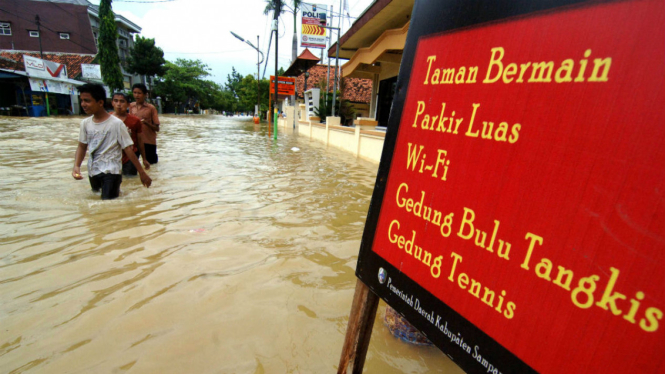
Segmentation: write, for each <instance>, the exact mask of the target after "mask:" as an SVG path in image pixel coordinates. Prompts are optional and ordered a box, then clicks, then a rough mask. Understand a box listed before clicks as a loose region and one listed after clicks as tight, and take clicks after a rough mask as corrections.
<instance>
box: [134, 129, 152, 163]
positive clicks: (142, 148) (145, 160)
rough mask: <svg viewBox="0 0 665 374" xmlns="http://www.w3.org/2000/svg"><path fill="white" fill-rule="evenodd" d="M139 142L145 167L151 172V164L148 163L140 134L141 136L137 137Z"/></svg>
mask: <svg viewBox="0 0 665 374" xmlns="http://www.w3.org/2000/svg"><path fill="white" fill-rule="evenodd" d="M136 138H137V139H138V142H139V152H141V158H142V159H143V167H144V168H145V170H150V163H149V162H148V159H147V158H145V145H144V143H143V136H141V134H139V136H137V137H136Z"/></svg>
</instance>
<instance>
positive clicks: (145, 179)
mask: <svg viewBox="0 0 665 374" xmlns="http://www.w3.org/2000/svg"><path fill="white" fill-rule="evenodd" d="M123 151H124V152H125V154H126V155H127V157H128V158H129V161H131V162H132V164H134V167H135V168H136V170H138V172H139V176H140V177H141V183H142V184H143V185H144V186H145V187H146V188H148V187H150V185H151V184H152V179H150V177H149V176H148V174H147V173H146V172H145V170H143V168H142V167H141V163H140V162H139V159H138V158H136V155H135V154H134V150H133V149H132V146H131V145H130V146H127V147H125V149H123Z"/></svg>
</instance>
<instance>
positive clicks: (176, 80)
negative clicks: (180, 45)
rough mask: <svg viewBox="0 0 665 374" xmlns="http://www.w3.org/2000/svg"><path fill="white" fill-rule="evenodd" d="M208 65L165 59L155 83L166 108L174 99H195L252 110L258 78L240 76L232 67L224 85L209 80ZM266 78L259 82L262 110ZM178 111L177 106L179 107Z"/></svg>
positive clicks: (218, 107) (220, 106) (224, 108)
mask: <svg viewBox="0 0 665 374" xmlns="http://www.w3.org/2000/svg"><path fill="white" fill-rule="evenodd" d="M209 70H210V69H209V68H208V66H207V65H206V64H204V63H203V62H201V61H200V60H186V59H177V60H176V61H175V62H167V63H166V72H165V73H164V74H163V75H162V76H161V77H160V78H159V79H158V80H157V83H156V84H155V94H156V95H159V96H161V97H162V98H165V99H166V103H167V110H172V109H173V106H174V103H175V102H178V103H180V104H179V106H182V105H184V104H185V103H198V104H199V107H200V108H202V109H207V108H213V109H216V110H219V111H227V112H250V113H253V112H254V105H256V102H257V92H256V90H257V82H256V78H254V76H253V75H251V74H249V75H247V76H246V77H243V76H242V75H240V73H238V72H237V71H236V70H235V68H233V70H232V72H231V74H229V75H228V76H227V82H226V83H225V84H224V87H222V86H221V85H219V84H217V83H215V82H212V81H209V80H207V79H206V78H207V77H208V76H209V75H210V73H209ZM269 84H270V83H269V82H268V80H267V79H263V80H261V81H260V82H259V86H260V87H259V88H260V90H261V111H262V112H265V111H267V110H268V87H269ZM178 112H180V109H178Z"/></svg>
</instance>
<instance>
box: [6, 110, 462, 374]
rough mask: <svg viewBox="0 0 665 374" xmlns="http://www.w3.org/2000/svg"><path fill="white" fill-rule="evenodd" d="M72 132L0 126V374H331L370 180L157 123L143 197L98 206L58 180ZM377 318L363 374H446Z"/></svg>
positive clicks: (366, 167) (289, 138) (242, 131)
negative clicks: (156, 159)
mask: <svg viewBox="0 0 665 374" xmlns="http://www.w3.org/2000/svg"><path fill="white" fill-rule="evenodd" d="M79 123H80V118H79V117H76V118H23V119H16V118H8V117H1V118H0V170H1V172H2V179H1V180H0V295H1V296H0V297H1V301H2V302H1V305H0V328H1V330H0V372H2V373H332V372H335V371H336V368H337V363H338V361H339V356H340V352H341V349H342V343H343V339H344V334H345V331H346V324H347V320H348V315H349V311H350V306H351V301H352V297H353V292H354V287H355V282H356V278H355V275H354V270H355V266H356V260H357V254H358V249H359V245H360V238H361V235H362V231H363V227H364V223H365V217H366V214H367V210H368V206H369V201H370V197H371V193H372V188H373V184H374V178H375V175H376V169H377V165H376V164H372V163H368V162H364V161H359V160H356V159H355V158H354V157H353V156H352V155H350V154H347V153H343V152H340V151H337V150H334V149H326V148H325V146H324V145H322V144H320V143H315V142H312V143H310V142H309V141H308V140H306V139H304V137H300V138H298V136H297V135H294V134H280V136H279V139H278V140H277V141H273V140H272V139H269V138H268V136H267V134H266V125H265V124H263V125H262V126H260V127H258V126H255V125H253V124H252V123H251V121H241V120H238V119H228V118H224V117H221V116H207V117H201V116H196V117H193V116H190V117H184V116H164V117H163V118H162V132H161V133H160V134H159V138H158V153H159V160H160V163H159V164H157V165H154V166H153V168H152V169H151V170H149V171H148V174H149V175H150V176H151V177H152V179H153V185H152V187H151V188H150V189H145V188H143V187H142V186H141V183H140V180H139V179H138V177H133V178H127V177H124V178H123V183H122V187H121V190H122V192H121V196H120V198H119V199H117V200H113V201H101V200H100V197H99V195H96V194H94V193H92V192H91V190H90V186H89V183H88V181H87V178H85V179H84V180H82V181H75V180H74V179H73V178H72V177H71V169H72V165H73V159H74V152H75V150H76V145H77V138H78V131H79ZM293 147H298V148H299V149H300V150H299V151H297V152H296V151H293V150H292V148H293ZM86 162H87V156H86V161H84V163H83V166H82V170H83V171H84V173H83V174H84V176H86V175H87V171H86V167H85V165H86ZM384 309H385V304H383V303H381V305H380V306H379V312H378V317H377V321H376V323H375V326H374V332H373V335H372V342H371V346H370V348H369V354H368V358H367V362H366V365H365V372H368V373H444V372H445V373H451V372H452V373H458V372H461V371H460V370H459V369H457V367H456V366H455V365H454V364H453V363H451V362H450V360H448V358H447V357H446V356H445V355H444V354H442V353H441V352H440V351H438V349H436V348H431V347H430V348H421V347H414V346H409V345H407V344H405V343H402V342H401V341H399V340H397V339H396V338H394V337H393V336H392V335H390V333H389V332H388V330H387V329H386V327H385V326H384V324H383V320H382V318H383V315H384Z"/></svg>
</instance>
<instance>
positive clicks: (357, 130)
mask: <svg viewBox="0 0 665 374" xmlns="http://www.w3.org/2000/svg"><path fill="white" fill-rule="evenodd" d="M354 135H355V139H356V146H355V147H354V150H355V152H354V153H355V156H356V158H358V155H360V126H356V128H355V133H354Z"/></svg>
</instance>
